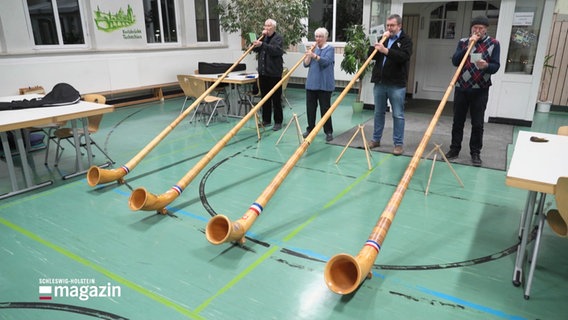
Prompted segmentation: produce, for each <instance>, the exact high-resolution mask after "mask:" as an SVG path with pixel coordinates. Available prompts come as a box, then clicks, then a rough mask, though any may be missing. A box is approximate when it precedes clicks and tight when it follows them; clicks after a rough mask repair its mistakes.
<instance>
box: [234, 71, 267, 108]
mask: <svg viewBox="0 0 568 320" xmlns="http://www.w3.org/2000/svg"><path fill="white" fill-rule="evenodd" d="M244 97H245V99H243V101H239V110H237V114H241V108H242V106H243V104H244V105H245V113H248V112H249V111H250V110H251V109H252V108H253V107H254V106H255V105H256V104H257V103H258V102H259V101H260V100H261V99H262V95H261V94H260V83H259V81H258V78H256V83H254V84H253V85H251V86H250V90H248V91H247V92H245V93H244Z"/></svg>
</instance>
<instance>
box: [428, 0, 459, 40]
mask: <svg viewBox="0 0 568 320" xmlns="http://www.w3.org/2000/svg"><path fill="white" fill-rule="evenodd" d="M457 16H458V3H457V2H456V1H452V2H448V3H445V4H443V5H441V6H439V7H438V8H436V9H434V10H432V11H431V12H430V26H429V29H428V39H453V38H454V37H455V35H456V33H455V29H456V20H457Z"/></svg>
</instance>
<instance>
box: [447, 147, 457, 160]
mask: <svg viewBox="0 0 568 320" xmlns="http://www.w3.org/2000/svg"><path fill="white" fill-rule="evenodd" d="M459 154H460V152H459V151H457V150H456V149H450V151H448V153H446V158H447V159H448V160H452V159H455V158H457V157H458V156H459Z"/></svg>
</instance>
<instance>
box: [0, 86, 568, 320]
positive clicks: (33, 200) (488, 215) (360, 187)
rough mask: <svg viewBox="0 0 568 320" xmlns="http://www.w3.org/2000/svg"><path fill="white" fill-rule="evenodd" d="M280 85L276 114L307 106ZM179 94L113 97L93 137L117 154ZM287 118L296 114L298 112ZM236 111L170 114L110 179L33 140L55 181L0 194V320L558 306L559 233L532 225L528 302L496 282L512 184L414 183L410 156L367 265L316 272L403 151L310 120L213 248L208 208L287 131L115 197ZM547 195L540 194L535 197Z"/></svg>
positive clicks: (440, 177) (43, 171)
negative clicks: (359, 272)
mask: <svg viewBox="0 0 568 320" xmlns="http://www.w3.org/2000/svg"><path fill="white" fill-rule="evenodd" d="M337 96H338V95H337V94H335V95H334V99H335V98H336V97H337ZM287 97H288V99H289V100H290V102H291V104H292V105H293V109H292V110H291V109H290V108H287V107H286V109H285V114H284V115H285V124H286V122H287V121H288V120H289V119H290V118H291V117H292V114H293V112H294V113H297V114H298V115H301V114H303V112H304V110H305V106H304V90H302V89H298V88H288V90H287ZM353 99H354V96H353V95H352V94H349V95H348V96H347V97H346V98H345V99H344V100H343V101H342V103H341V104H340V105H339V107H338V108H337V110H336V111H335V113H334V114H333V123H334V130H335V135H339V134H341V133H342V132H345V131H347V130H349V129H350V128H352V127H353V126H356V125H358V124H360V123H363V122H365V121H366V120H368V119H369V118H371V117H372V111H369V110H364V111H363V112H361V113H356V114H354V113H353V112H352V110H351V102H352V101H353ZM182 100H183V99H171V100H166V101H165V102H164V103H150V104H144V105H138V106H133V107H123V108H120V109H117V110H116V111H115V112H114V113H112V114H107V115H105V116H104V119H103V123H102V128H101V130H100V131H99V132H97V133H96V134H95V135H94V136H93V138H94V140H96V141H97V142H98V143H99V145H101V146H103V147H104V148H105V149H106V150H107V151H108V153H109V154H110V155H111V157H112V158H113V159H114V160H115V161H116V164H115V165H114V168H118V167H120V166H121V165H123V164H125V163H127V162H128V161H129V160H131V159H132V158H133V157H134V156H135V155H136V154H137V153H138V152H139V151H140V150H142V148H143V147H144V146H146V145H147V144H148V143H149V142H150V141H151V140H152V139H153V138H154V137H155V136H157V135H158V134H159V133H160V132H161V131H162V130H164V129H165V128H166V127H167V126H168V125H169V124H170V123H171V122H172V121H173V120H174V119H175V118H176V117H177V116H178V115H179V113H180V107H181V103H182ZM318 118H319V117H318ZM299 119H300V125H301V127H302V129H304V127H305V125H306V120H305V115H301V116H300V118H299ZM387 121H391V119H390V118H389V117H387ZM237 122H238V119H234V118H230V119H229V120H228V121H227V122H224V121H214V122H212V123H211V124H210V125H209V127H205V126H204V124H203V122H198V123H189V121H188V120H184V121H183V122H182V123H180V124H179V125H178V126H177V127H176V128H175V129H174V130H173V131H172V132H171V133H170V134H169V135H168V136H167V137H166V138H165V139H164V140H163V141H162V142H161V143H160V144H158V146H157V147H156V148H155V149H154V150H153V151H152V152H150V153H149V154H148V156H147V157H145V158H144V159H143V160H142V161H141V162H140V163H139V164H138V165H137V166H136V167H135V168H134V169H133V170H132V171H131V172H130V173H129V174H128V175H127V176H126V177H125V178H126V184H120V185H119V184H117V183H110V184H105V185H101V186H98V187H95V188H92V187H89V186H88V184H87V182H86V179H85V177H84V176H80V177H77V178H73V179H70V180H65V181H64V180H62V179H61V175H62V174H66V173H69V172H71V171H73V169H74V167H73V161H74V152H73V150H72V149H71V148H70V147H69V146H68V147H67V148H66V150H65V151H64V153H63V159H62V161H61V163H60V164H59V166H58V168H55V167H54V166H53V157H52V156H53V153H54V150H55V147H54V146H52V148H51V150H50V163H49V165H48V166H47V167H46V166H44V165H43V156H44V153H43V152H44V151H36V152H34V156H33V159H34V161H33V162H32V165H33V167H34V169H33V173H34V177H35V180H36V181H43V180H48V179H53V180H54V184H53V185H52V186H49V187H45V188H42V189H38V190H36V191H33V192H28V193H25V194H21V195H17V196H13V197H10V198H8V199H4V200H2V201H0V319H10V320H12V319H26V320H28V319H91V318H100V319H172V320H173V319H186V318H190V319H310V320H313V319H405V320H406V319H566V317H567V314H568V303H566V301H568V290H567V289H566V288H567V287H568V286H567V284H568V268H566V265H568V254H566V252H567V251H568V241H566V240H565V239H562V238H559V237H557V236H555V235H553V234H552V232H551V231H550V229H549V228H548V226H546V230H545V233H544V236H543V239H542V244H541V251H540V255H539V260H538V266H537V270H536V273H535V277H534V281H533V286H532V292H531V297H530V300H525V299H524V298H523V288H522V287H515V286H513V284H512V273H513V265H514V260H515V253H516V245H517V243H518V242H519V239H518V225H519V219H520V214H521V212H522V209H523V207H524V204H525V199H526V196H527V192H526V191H523V190H519V189H515V188H511V187H507V186H506V185H505V175H506V172H505V171H499V170H492V169H484V168H475V167H472V166H466V165H459V164H455V165H454V169H455V170H456V172H457V174H458V175H459V176H460V178H461V179H462V180H463V181H464V184H465V187H464V188H461V187H459V185H458V184H457V182H456V180H455V178H454V176H453V175H452V173H451V171H450V170H449V169H448V168H447V167H446V166H445V165H438V166H436V169H435V171H434V176H433V178H432V183H431V185H430V191H429V194H428V195H425V194H424V191H425V187H426V185H427V181H428V174H429V169H430V161H425V162H421V164H420V166H419V167H418V168H417V170H416V172H415V174H414V176H413V179H412V180H411V182H410V184H409V186H408V190H407V191H406V193H405V196H404V198H403V200H402V203H401V205H400V207H399V209H398V212H397V215H396V218H395V219H394V221H393V223H392V225H391V227H390V230H389V232H388V235H387V237H386V240H385V241H384V243H383V245H382V249H381V251H380V253H379V255H378V257H377V259H376V261H375V265H374V267H373V268H372V273H373V277H372V279H369V280H366V281H364V282H363V283H362V285H361V286H360V288H359V289H358V290H356V291H355V292H354V293H353V294H350V295H345V296H342V295H338V294H335V293H333V292H332V291H330V290H329V289H328V288H327V286H326V284H325V283H324V276H323V274H324V267H325V265H326V261H327V260H328V259H330V258H331V257H332V256H334V255H336V254H339V253H349V254H351V255H356V254H357V253H358V252H359V251H360V250H361V248H362V247H363V245H364V243H365V241H366V240H367V238H368V237H369V234H370V232H371V231H372V229H373V227H374V226H375V224H376V223H377V220H378V218H379V216H380V215H381V213H382V212H383V210H384V208H385V205H386V203H387V202H388V201H389V199H390V198H391V196H392V194H393V192H394V189H395V187H396V186H397V184H398V183H399V180H400V178H401V177H402V175H403V172H404V171H405V169H406V167H407V166H408V164H409V162H410V159H411V158H410V157H405V156H401V157H395V156H393V155H391V154H388V153H380V152H372V154H373V156H372V159H371V162H372V170H368V168H367V161H366V158H365V154H364V151H363V150H361V149H352V148H350V149H349V150H347V152H346V153H345V154H344V156H343V158H342V159H341V161H340V162H339V164H336V163H335V160H336V158H337V157H338V155H339V154H340V152H341V151H342V147H341V146H334V145H330V144H326V143H325V140H324V137H325V136H324V135H323V132H320V133H319V134H318V136H317V137H316V138H315V139H314V141H313V143H312V144H311V146H310V147H309V149H308V150H307V151H306V153H305V154H304V155H303V156H302V157H301V158H300V159H299V161H298V162H297V164H296V166H295V167H294V169H293V170H292V171H291V172H290V173H289V174H288V176H287V177H286V179H285V180H284V181H283V182H282V184H281V185H280V187H279V188H278V189H277V190H276V191H275V193H274V195H273V196H272V198H271V199H270V200H269V202H268V203H267V205H266V206H265V208H264V211H263V212H262V214H261V215H260V216H259V217H258V219H257V220H256V222H255V223H254V224H253V225H252V227H251V228H250V230H249V231H248V233H247V241H246V243H245V244H244V246H239V245H236V244H232V243H224V244H220V245H213V244H211V243H209V242H208V241H207V240H206V238H205V227H206V225H207V222H208V221H209V219H210V218H211V216H213V215H216V214H224V215H227V216H228V217H229V218H230V219H231V220H232V221H234V220H237V219H238V218H240V217H241V216H242V215H243V214H244V213H245V212H246V211H247V209H248V208H249V206H250V205H251V204H252V203H253V202H255V201H256V199H257V198H258V197H259V196H260V195H261V193H263V191H264V190H265V189H266V188H267V186H268V185H269V184H270V182H271V181H272V180H273V179H274V178H275V177H276V175H277V173H278V172H279V170H280V169H281V167H282V166H283V164H284V163H285V162H286V161H288V159H289V158H290V157H291V156H292V154H293V153H294V151H295V150H296V149H297V148H298V146H299V144H298V138H297V136H296V132H295V130H288V131H286V133H285V135H284V136H283V138H282V140H281V141H280V142H279V143H278V144H276V142H277V140H278V138H279V137H280V134H281V132H282V131H279V132H274V131H272V130H267V131H265V132H263V133H262V139H261V140H260V141H258V140H257V138H256V130H255V127H254V125H253V124H254V123H253V122H252V121H251V122H249V123H248V124H246V125H245V126H244V127H243V128H242V129H241V130H240V131H239V132H238V133H237V134H236V135H235V137H233V138H232V139H231V140H230V141H229V143H228V144H227V146H226V147H225V148H223V149H222V150H221V151H220V152H219V153H218V154H217V155H216V156H215V157H214V158H213V159H212V160H211V161H210V162H209V163H208V164H207V165H206V166H205V167H204V168H203V170H201V171H200V172H199V174H198V175H197V176H196V177H195V179H193V180H192V181H191V182H190V183H189V184H188V186H187V188H186V189H185V191H184V192H183V193H182V194H181V195H180V196H179V197H178V198H177V199H176V200H174V201H173V202H172V203H171V204H170V205H169V206H168V209H169V212H168V214H165V215H163V214H157V213H156V212H155V211H132V210H131V209H130V208H129V207H128V199H129V196H130V194H131V192H132V190H134V189H136V188H139V187H144V188H146V189H147V190H148V191H149V192H151V193H154V194H156V195H160V194H162V193H164V192H166V191H168V190H169V189H170V188H171V186H173V185H175V184H176V183H177V182H178V181H180V180H181V179H182V177H184V176H185V175H186V174H187V173H188V171H189V170H191V169H192V168H194V166H195V164H196V163H197V162H199V161H200V160H201V159H202V158H203V156H204V155H205V154H206V153H207V152H208V151H209V150H210V149H211V148H212V147H213V146H214V145H215V144H216V143H217V141H219V140H220V139H221V138H222V137H223V136H224V135H225V134H226V133H227V132H229V130H230V129H231V128H233V126H234V125H235V124H236V123H237ZM560 125H568V113H564V112H550V113H536V114H535V118H534V122H533V127H532V128H528V127H522V128H516V129H515V134H516V132H518V130H519V129H522V130H533V131H539V132H550V133H554V132H556V129H557V127H558V126H560ZM444 143H446V144H447V143H449V141H445V142H444ZM94 153H95V155H96V156H95V158H94V161H95V162H96V163H103V162H104V156H103V155H102V154H101V153H100V152H98V151H96V150H95V152H94ZM511 153H512V145H511V146H510V147H509V158H510V154H511ZM482 157H483V154H482ZM16 166H19V159H18V158H16ZM0 167H1V170H0V171H1V172H0V178H1V180H0V181H2V183H1V185H0V194H3V193H6V192H9V191H10V184H9V180H8V178H7V173H6V163H5V161H4V160H2V161H1V162H0ZM18 171H19V170H18ZM554 206H555V204H554V200H553V197H549V198H548V199H547V203H546V208H550V207H554ZM527 269H528V263H527V265H526V270H527ZM527 273H528V271H525V274H527ZM55 287H59V289H58V290H59V291H57V290H56V289H55ZM46 288H47V289H46ZM50 288H51V289H52V290H53V291H52V292H51V293H49V292H48V291H46V290H48V289H50ZM103 289H104V290H103ZM65 290H68V291H65ZM81 290H85V291H81ZM87 290H88V291H87ZM40 297H43V298H45V297H51V300H43V299H40Z"/></svg>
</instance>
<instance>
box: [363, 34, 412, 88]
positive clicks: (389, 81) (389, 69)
mask: <svg viewBox="0 0 568 320" xmlns="http://www.w3.org/2000/svg"><path fill="white" fill-rule="evenodd" d="M387 44H388V39H387V40H386V41H385V42H384V45H385V46H387ZM374 50H375V48H374V47H370V48H369V55H371V53H372V52H373V51H374ZM411 55H412V40H411V39H410V37H409V36H407V35H406V33H405V32H404V30H403V31H401V33H400V37H398V39H396V41H395V42H394V43H393V44H392V46H391V47H390V48H389V53H388V56H387V60H386V61H385V65H384V66H383V60H384V58H385V55H384V54H382V53H380V52H377V54H376V55H375V56H374V57H373V60H375V66H374V67H373V73H372V75H371V82H373V83H380V84H386V85H394V86H400V87H406V82H407V80H408V68H409V65H410V56H411Z"/></svg>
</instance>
